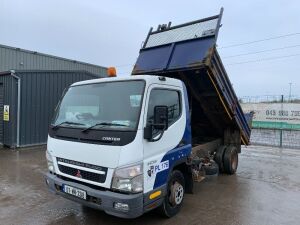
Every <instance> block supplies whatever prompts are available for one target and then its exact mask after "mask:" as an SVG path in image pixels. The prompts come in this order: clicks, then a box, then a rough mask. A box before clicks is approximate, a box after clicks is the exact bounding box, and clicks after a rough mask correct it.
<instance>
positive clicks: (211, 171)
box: [203, 162, 219, 175]
mask: <svg viewBox="0 0 300 225" xmlns="http://www.w3.org/2000/svg"><path fill="white" fill-rule="evenodd" d="M203 169H204V171H205V175H216V174H218V173H219V166H218V164H217V163H216V162H211V163H210V165H207V166H203Z"/></svg>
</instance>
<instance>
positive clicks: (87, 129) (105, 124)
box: [81, 122, 128, 133]
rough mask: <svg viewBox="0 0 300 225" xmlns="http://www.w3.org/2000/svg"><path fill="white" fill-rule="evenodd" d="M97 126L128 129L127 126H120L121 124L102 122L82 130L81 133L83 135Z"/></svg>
mask: <svg viewBox="0 0 300 225" xmlns="http://www.w3.org/2000/svg"><path fill="white" fill-rule="evenodd" d="M97 126H118V127H128V126H127V125H124V124H121V123H108V122H103V123H96V124H94V125H92V126H90V127H87V128H85V129H83V130H82V131H81V132H83V133H85V132H87V131H89V130H91V129H93V128H94V127H97Z"/></svg>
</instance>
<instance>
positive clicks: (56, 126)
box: [52, 121, 84, 130]
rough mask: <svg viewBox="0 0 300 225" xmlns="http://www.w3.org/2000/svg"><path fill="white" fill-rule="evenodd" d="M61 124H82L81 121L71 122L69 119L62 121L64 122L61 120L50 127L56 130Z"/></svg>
mask: <svg viewBox="0 0 300 225" xmlns="http://www.w3.org/2000/svg"><path fill="white" fill-rule="evenodd" d="M63 124H70V125H84V124H83V123H76V122H71V121H64V122H61V123H59V124H57V125H55V126H53V127H52V129H53V130H56V129H58V128H59V127H60V126H61V125H63Z"/></svg>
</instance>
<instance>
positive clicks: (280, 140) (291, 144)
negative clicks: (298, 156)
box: [250, 129, 300, 149]
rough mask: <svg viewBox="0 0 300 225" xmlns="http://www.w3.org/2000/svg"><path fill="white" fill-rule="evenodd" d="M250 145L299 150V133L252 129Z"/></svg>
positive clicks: (295, 131)
mask: <svg viewBox="0 0 300 225" xmlns="http://www.w3.org/2000/svg"><path fill="white" fill-rule="evenodd" d="M250 142H251V144H256V145H267V146H276V147H286V148H297V149H300V131H298V130H275V129H252V131H251V139H250Z"/></svg>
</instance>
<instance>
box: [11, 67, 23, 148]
mask: <svg viewBox="0 0 300 225" xmlns="http://www.w3.org/2000/svg"><path fill="white" fill-rule="evenodd" d="M11 76H12V77H14V78H15V79H17V82H18V102H17V104H18V105H17V107H18V111H17V147H20V116H21V115H20V112H21V111H20V108H21V79H20V77H18V76H16V75H15V71H14V70H11Z"/></svg>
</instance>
